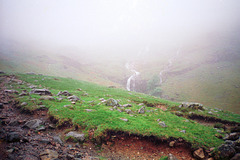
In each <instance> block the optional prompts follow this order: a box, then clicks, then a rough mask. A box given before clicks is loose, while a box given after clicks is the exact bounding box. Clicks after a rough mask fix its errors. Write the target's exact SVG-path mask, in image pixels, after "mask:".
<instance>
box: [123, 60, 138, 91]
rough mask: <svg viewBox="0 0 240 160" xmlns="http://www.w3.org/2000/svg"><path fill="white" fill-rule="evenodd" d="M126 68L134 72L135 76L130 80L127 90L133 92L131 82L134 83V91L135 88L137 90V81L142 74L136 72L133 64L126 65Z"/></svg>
mask: <svg viewBox="0 0 240 160" xmlns="http://www.w3.org/2000/svg"><path fill="white" fill-rule="evenodd" d="M125 67H126V68H127V69H128V70H129V71H131V72H133V74H132V75H131V76H130V77H129V78H128V80H127V86H126V88H127V90H128V91H131V82H132V88H133V90H134V88H135V81H136V78H137V76H138V75H139V74H140V72H138V71H136V70H135V69H134V64H133V63H132V64H129V63H126V65H125Z"/></svg>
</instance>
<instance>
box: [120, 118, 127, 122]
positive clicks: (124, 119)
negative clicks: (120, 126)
mask: <svg viewBox="0 0 240 160" xmlns="http://www.w3.org/2000/svg"><path fill="white" fill-rule="evenodd" d="M120 119H121V120H123V121H125V122H128V119H126V118H120Z"/></svg>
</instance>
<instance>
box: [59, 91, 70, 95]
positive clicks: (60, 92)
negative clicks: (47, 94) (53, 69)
mask: <svg viewBox="0 0 240 160" xmlns="http://www.w3.org/2000/svg"><path fill="white" fill-rule="evenodd" d="M60 95H64V96H71V94H70V93H69V92H68V91H63V92H62V91H59V92H58V94H57V96H60Z"/></svg>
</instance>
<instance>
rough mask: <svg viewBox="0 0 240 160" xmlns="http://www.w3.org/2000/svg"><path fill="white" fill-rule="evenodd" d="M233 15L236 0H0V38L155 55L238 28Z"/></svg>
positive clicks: (238, 6)
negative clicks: (209, 35) (145, 52)
mask: <svg viewBox="0 0 240 160" xmlns="http://www.w3.org/2000/svg"><path fill="white" fill-rule="evenodd" d="M239 15H240V3H239V2H238V1H236V0H228V1H225V0H211V1H209V0H204V1H203V0H196V1H190V0H183V1H177V0H160V1H159V0H153V1H146V0H133V1H129V0H122V1H115V0H114V1H109V0H103V1H98V0H90V1H83V0H82V1H79V0H70V1H66V0H52V1H48V0H41V1H39V0H22V1H18V0H1V1H0V23H1V25H0V40H1V41H4V42H6V41H13V40H14V41H15V42H17V43H22V44H25V45H28V46H29V47H30V46H31V45H32V46H39V48H44V49H46V50H48V49H49V50H50V51H54V50H55V51H56V50H64V49H66V50H68V49H71V50H73V49H74V50H75V53H74V54H79V55H80V54H84V55H85V56H87V55H90V54H93V55H104V56H106V55H116V56H124V55H125V56H127V57H129V56H130V55H131V57H135V56H137V55H139V52H140V50H143V49H144V48H148V51H152V52H153V51H154V48H157V49H156V50H157V54H161V52H159V51H160V50H163V49H166V48H167V49H169V48H179V47H182V46H184V45H185V44H188V43H189V42H192V41H193V40H196V39H199V37H201V36H203V35H204V36H206V35H208V34H209V33H211V34H214V35H218V36H226V35H229V34H232V33H233V32H236V31H238V29H239V28H240V25H239V24H240V18H239ZM238 33H239V32H238ZM63 48H64V49H63ZM32 54H34V53H32ZM66 54H68V55H69V54H71V52H70V53H67V52H66Z"/></svg>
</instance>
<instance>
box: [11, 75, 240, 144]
mask: <svg viewBox="0 0 240 160" xmlns="http://www.w3.org/2000/svg"><path fill="white" fill-rule="evenodd" d="M17 76H18V78H19V79H21V80H23V81H25V82H27V83H29V85H30V84H34V85H36V86H38V88H47V89H49V90H50V91H51V92H52V93H53V94H54V96H53V97H54V98H56V97H57V96H56V94H57V93H58V92H59V91H64V90H68V91H69V92H70V93H72V94H74V95H76V96H79V97H80V98H81V101H79V102H77V103H76V104H75V105H74V109H68V108H66V107H63V106H64V105H69V104H71V102H69V101H68V100H67V99H64V100H62V101H61V102H60V101H57V100H55V101H47V100H39V98H40V96H39V95H34V94H31V95H30V96H25V97H23V98H18V97H17V96H16V97H17V99H18V100H19V101H20V102H27V103H28V105H27V106H25V107H26V108H28V109H32V110H34V109H36V108H38V107H39V104H40V103H41V104H42V105H45V106H46V107H47V108H48V109H49V114H51V115H53V116H54V117H55V118H57V119H59V120H60V121H64V120H70V121H72V123H73V124H76V125H79V126H81V128H82V129H83V132H84V133H86V134H88V131H89V130H90V129H94V130H95V132H94V138H96V139H97V138H98V137H101V136H105V134H106V132H107V131H124V132H126V133H129V134H137V135H142V136H156V137H159V138H162V137H165V138H170V137H174V138H180V137H181V138H183V139H185V140H186V141H187V142H190V143H192V144H193V146H194V147H197V146H201V147H206V148H208V147H213V146H215V147H216V146H218V145H220V144H221V143H223V140H220V139H218V138H216V137H215V134H218V133H217V132H216V130H215V129H213V128H212V127H207V126H203V125H200V124H198V123H196V122H195V121H192V120H190V121H189V122H187V121H186V119H185V118H183V117H178V116H176V115H174V114H172V113H171V112H170V111H162V110H161V109H159V108H155V107H146V110H149V112H146V113H145V114H138V113H137V110H138V109H139V108H141V106H139V105H138V104H139V103H142V102H145V103H146V102H147V103H149V104H155V105H157V104H162V105H166V106H168V107H169V108H174V107H175V106H178V105H179V104H178V103H176V102H171V101H166V100H162V99H159V98H156V97H153V96H149V95H145V94H141V93H135V92H128V91H126V90H122V89H117V88H107V87H104V86H100V85H96V84H93V83H89V82H84V81H79V80H74V79H67V78H60V77H50V76H41V75H25V74H18V75H17ZM27 83H25V84H24V85H20V88H19V87H18V86H19V85H17V84H16V83H12V84H11V86H12V87H13V88H15V89H16V90H18V91H21V90H28V91H30V90H31V89H30V88H29V87H28V86H27ZM78 88H81V89H82V91H78V90H77V89H78ZM84 92H87V93H88V96H82V94H83V93H84ZM33 98H35V99H36V100H33ZM100 98H104V99H109V98H114V99H117V100H119V101H120V102H119V103H120V104H122V105H123V104H126V103H130V104H132V107H131V108H130V109H131V110H132V111H134V113H133V114H132V115H133V116H131V115H129V114H127V113H125V112H122V113H120V112H118V111H117V110H114V111H111V110H110V108H112V107H110V106H106V105H105V104H103V103H101V104H99V103H100V100H99V99H100ZM85 109H92V110H93V111H92V112H87V111H86V110H85ZM235 116H236V118H239V115H235ZM120 118H127V119H128V120H129V121H128V122H125V121H122V120H121V119H120ZM157 119H160V120H161V121H164V122H165V123H166V125H167V126H168V127H167V128H162V127H161V126H160V125H158V123H159V122H158V121H157ZM181 130H186V133H182V132H180V131H181ZM209 137H211V138H209Z"/></svg>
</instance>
